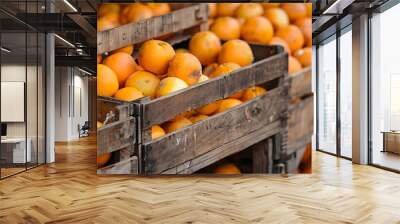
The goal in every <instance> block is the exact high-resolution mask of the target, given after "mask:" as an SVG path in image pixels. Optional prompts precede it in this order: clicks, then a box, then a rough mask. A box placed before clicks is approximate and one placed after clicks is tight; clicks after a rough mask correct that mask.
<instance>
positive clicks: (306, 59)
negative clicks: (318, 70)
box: [293, 47, 312, 67]
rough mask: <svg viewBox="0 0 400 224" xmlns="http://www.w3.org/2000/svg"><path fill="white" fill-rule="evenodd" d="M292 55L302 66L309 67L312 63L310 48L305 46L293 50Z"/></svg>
mask: <svg viewBox="0 0 400 224" xmlns="http://www.w3.org/2000/svg"><path fill="white" fill-rule="evenodd" d="M293 56H294V57H295V58H296V59H297V60H298V61H299V62H300V64H301V66H302V67H309V66H311V63H312V49H311V47H306V48H302V49H299V50H297V51H296V52H294V54H293Z"/></svg>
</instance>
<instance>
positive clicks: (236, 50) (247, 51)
mask: <svg viewBox="0 0 400 224" xmlns="http://www.w3.org/2000/svg"><path fill="white" fill-rule="evenodd" d="M253 60H254V56H253V52H252V51H251V48H250V46H249V44H248V43H246V42H245V41H243V40H230V41H227V42H226V43H224V44H223V45H222V47H221V52H220V53H219V55H218V63H219V64H223V63H226V62H233V63H236V64H238V65H240V66H242V67H243V66H247V65H250V64H251V63H252V62H253Z"/></svg>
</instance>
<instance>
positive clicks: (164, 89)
mask: <svg viewBox="0 0 400 224" xmlns="http://www.w3.org/2000/svg"><path fill="white" fill-rule="evenodd" d="M187 87H188V84H186V82H185V81H183V80H182V79H179V78H176V77H167V78H164V79H163V80H161V82H160V85H159V86H158V89H157V94H156V95H157V97H161V96H166V95H168V94H170V93H173V92H175V91H178V90H181V89H184V88H187Z"/></svg>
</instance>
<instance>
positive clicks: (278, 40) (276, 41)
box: [269, 37, 291, 55]
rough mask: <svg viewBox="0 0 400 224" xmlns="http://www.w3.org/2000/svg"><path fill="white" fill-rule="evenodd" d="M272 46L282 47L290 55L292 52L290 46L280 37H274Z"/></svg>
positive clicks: (271, 42)
mask: <svg viewBox="0 0 400 224" xmlns="http://www.w3.org/2000/svg"><path fill="white" fill-rule="evenodd" d="M269 44H270V45H281V46H282V47H283V48H284V50H285V51H286V52H287V53H288V54H289V55H290V54H291V51H290V47H289V44H288V43H286V41H284V40H283V39H282V38H280V37H273V38H272V39H271V41H270V42H269Z"/></svg>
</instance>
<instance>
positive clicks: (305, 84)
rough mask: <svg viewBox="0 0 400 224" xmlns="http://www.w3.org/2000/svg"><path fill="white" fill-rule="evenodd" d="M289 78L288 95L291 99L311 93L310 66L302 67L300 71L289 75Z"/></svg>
mask: <svg viewBox="0 0 400 224" xmlns="http://www.w3.org/2000/svg"><path fill="white" fill-rule="evenodd" d="M289 79H290V80H289V81H290V89H289V95H290V96H291V97H292V99H293V98H301V97H304V96H307V95H309V94H310V93H312V77H311V68H306V69H303V70H302V71H300V72H298V73H296V74H294V75H291V76H290V77H289Z"/></svg>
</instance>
